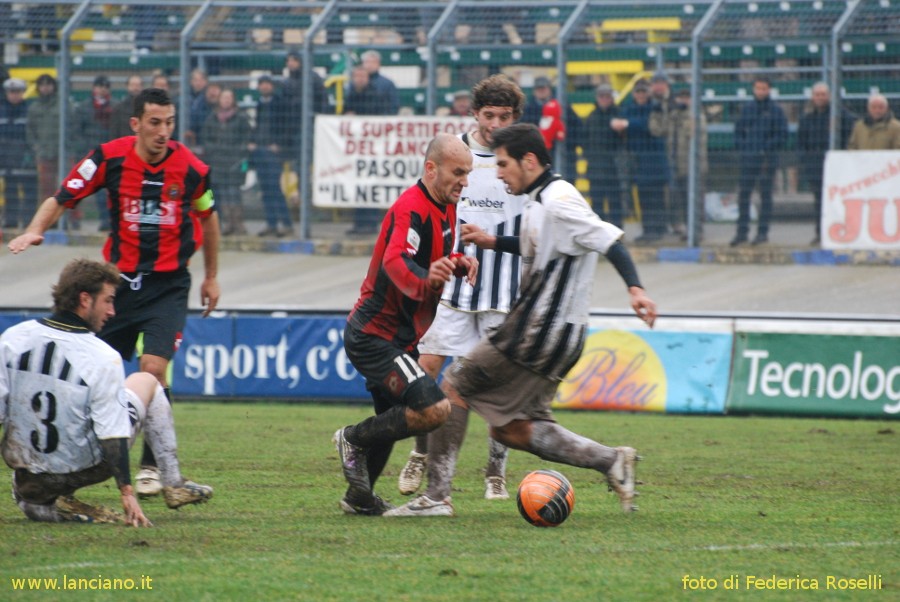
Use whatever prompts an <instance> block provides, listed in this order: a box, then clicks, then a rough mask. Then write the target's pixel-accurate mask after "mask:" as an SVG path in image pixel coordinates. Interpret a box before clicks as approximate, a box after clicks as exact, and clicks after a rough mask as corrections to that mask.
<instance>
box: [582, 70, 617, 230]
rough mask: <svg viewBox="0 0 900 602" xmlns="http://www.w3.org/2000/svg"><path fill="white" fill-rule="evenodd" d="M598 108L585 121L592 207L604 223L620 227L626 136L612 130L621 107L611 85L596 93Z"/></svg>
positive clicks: (586, 156) (585, 142)
mask: <svg viewBox="0 0 900 602" xmlns="http://www.w3.org/2000/svg"><path fill="white" fill-rule="evenodd" d="M594 98H595V106H594V110H593V111H591V114H590V115H588V116H587V119H585V122H584V127H585V132H584V146H583V151H584V158H585V159H586V160H587V163H588V169H587V173H588V181H589V182H590V190H591V204H592V205H593V208H594V212H595V213H596V214H597V215H599V216H600V219H602V220H603V221H605V222H609V223H611V224H613V225H614V226H616V227H618V228H621V227H622V224H623V222H624V216H623V208H624V207H623V201H624V194H623V193H624V188H623V182H624V180H625V178H626V174H625V173H624V169H625V167H626V163H625V134H624V131H621V130H620V131H616V130H614V129H613V128H612V122H613V120H614V119H618V118H619V107H618V106H616V101H615V99H614V97H613V89H612V86H610V85H609V84H600V85H599V86H597V89H596V90H595V93H594Z"/></svg>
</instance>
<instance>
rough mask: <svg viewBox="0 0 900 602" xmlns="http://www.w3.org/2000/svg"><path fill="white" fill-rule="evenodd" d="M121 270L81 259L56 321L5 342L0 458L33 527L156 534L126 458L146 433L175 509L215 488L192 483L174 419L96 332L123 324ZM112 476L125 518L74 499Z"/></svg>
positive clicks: (1, 340) (153, 384) (151, 387)
mask: <svg viewBox="0 0 900 602" xmlns="http://www.w3.org/2000/svg"><path fill="white" fill-rule="evenodd" d="M118 284H119V271H118V270H117V269H116V268H115V266H113V265H111V264H109V263H101V262H97V261H90V260H88V259H76V260H73V261H71V262H70V263H69V264H68V265H66V267H65V268H64V269H63V271H62V273H61V275H60V278H59V281H58V282H57V284H56V285H55V286H54V287H53V315H51V316H50V317H48V318H43V319H40V320H28V321H26V322H22V323H20V324H17V325H15V326H12V327H11V328H8V329H7V330H6V331H5V332H4V333H3V335H2V336H0V425H2V426H3V438H2V440H0V451H2V454H3V459H4V460H5V461H6V464H7V465H8V466H9V467H10V468H12V469H14V470H15V473H14V475H13V497H14V499H15V501H16V504H17V505H18V506H19V508H20V509H21V510H22V511H23V512H24V513H25V515H26V516H27V517H28V518H30V519H32V520H35V521H43V522H61V521H67V520H74V521H80V522H125V523H126V524H129V525H133V526H150V521H149V520H147V518H146V517H145V516H144V514H143V511H142V510H141V507H140V505H139V504H138V502H137V499H136V498H135V492H134V489H133V488H132V485H131V476H130V468H129V461H128V456H129V454H128V449H129V447H130V446H131V443H132V442H133V441H134V439H135V437H136V436H137V434H138V433H139V432H141V430H143V432H144V440H145V441H148V442H149V444H150V445H151V447H152V448H153V450H154V452H155V453H156V454H157V459H158V460H159V466H160V472H161V473H162V481H163V497H164V498H165V501H166V504H167V505H168V506H169V507H170V508H178V507H180V506H183V505H185V504H196V503H201V502H205V501H206V500H208V499H209V498H210V497H212V488H211V487H208V486H206V485H198V484H196V483H193V482H191V481H187V480H185V479H184V478H183V477H182V476H181V472H180V468H179V464H178V458H177V456H176V451H175V450H176V442H175V427H174V424H173V420H172V410H171V408H170V407H169V403H168V401H167V400H166V397H165V394H164V393H163V389H162V387H161V386H160V385H159V383H158V382H157V381H156V379H155V378H154V377H153V375H151V374H149V373H147V372H137V373H135V374H132V375H131V376H129V377H128V379H126V378H125V370H124V368H123V365H122V358H121V357H120V355H119V354H118V353H116V351H115V350H113V348H112V347H110V346H109V345H108V344H106V343H104V342H103V341H102V340H100V339H99V338H97V337H96V336H95V335H94V333H96V332H97V331H98V330H100V329H101V328H102V327H103V325H104V323H105V322H106V321H107V320H108V319H109V318H111V317H112V316H114V315H115V310H114V300H115V296H116V287H117V286H118ZM110 477H113V478H114V479H115V480H116V485H117V486H118V488H119V490H120V492H121V495H122V508H123V510H124V514H119V513H118V512H115V511H113V510H110V509H107V508H103V507H95V506H91V505H89V504H85V503H83V502H80V501H78V500H77V499H75V498H74V497H73V494H74V493H75V491H76V490H78V489H80V488H82V487H86V486H88V485H92V484H94V483H100V482H102V481H105V480H107V479H109V478H110Z"/></svg>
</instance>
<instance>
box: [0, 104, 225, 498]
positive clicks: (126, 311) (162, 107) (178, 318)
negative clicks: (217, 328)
mask: <svg viewBox="0 0 900 602" xmlns="http://www.w3.org/2000/svg"><path fill="white" fill-rule="evenodd" d="M174 127H175V107H174V105H173V103H172V100H171V98H169V96H168V94H167V93H166V92H165V91H164V90H160V89H158V88H148V89H146V90H143V91H141V93H140V94H138V96H137V97H136V98H135V101H134V116H133V117H131V128H132V131H134V133H135V135H134V136H125V137H123V138H118V139H116V140H112V141H110V142H107V143H106V144H101V145H100V146H99V147H97V148H96V149H95V150H93V151H92V152H91V153H90V154H88V156H87V157H85V158H84V159H82V160H81V161H80V162H79V163H77V164H76V165H75V167H74V168H73V169H72V171H71V172H70V173H69V175H68V176H67V177H66V179H65V180H63V183H62V186H61V187H60V189H59V191H58V192H57V193H56V195H55V196H53V197H50V198H48V199H47V200H45V201H44V202H43V204H42V205H41V206H40V208H39V209H38V211H37V214H36V215H35V216H34V219H32V221H31V224H30V225H29V226H28V228H27V229H26V230H25V232H24V233H23V234H22V235H20V236H18V237H16V238H15V239H13V240H12V241H11V242H10V243H9V249H10V251H12V252H13V253H21V252H22V251H24V250H26V249H27V248H28V247H29V246H31V245H39V244H41V243H42V242H43V240H44V237H43V234H44V232H46V231H47V229H48V228H50V227H51V226H52V225H53V224H54V223H56V221H57V220H58V219H59V218H60V217H61V216H62V214H63V212H64V211H65V210H66V209H72V208H74V207H76V206H77V205H78V203H80V202H81V201H82V200H83V199H85V198H86V197H88V196H90V195H92V194H94V193H95V192H96V191H98V190H99V189H100V188H105V189H106V190H107V191H108V192H109V197H108V199H109V200H108V207H109V213H110V217H111V226H112V228H111V230H110V233H109V238H108V239H107V241H106V244H105V246H104V248H103V255H104V257H105V258H106V260H107V261H109V262H111V263H114V264H115V265H116V266H117V267H118V268H119V270H120V271H121V274H122V282H121V285H120V286H119V290H118V291H117V294H116V317H115V318H113V319H111V320H110V321H109V322H108V323H107V325H106V326H105V327H104V329H103V330H102V331H101V332H100V333H99V336H100V338H101V339H103V340H104V341H106V342H107V343H109V344H110V345H111V346H112V347H113V348H114V349H115V350H116V351H118V352H119V353H120V354H121V356H122V357H123V358H124V359H126V360H130V359H131V357H132V355H133V354H134V352H135V347H136V345H137V344H138V340H139V337H140V341H141V345H142V349H140V350H139V353H140V356H141V359H140V368H141V370H142V371H146V372H149V373H151V374H153V375H154V376H155V377H156V378H157V380H158V381H159V383H160V384H161V385H162V386H163V387H164V388H165V387H167V384H168V383H167V380H166V371H167V368H168V365H169V361H170V360H171V359H172V356H173V355H174V353H175V351H176V349H177V348H178V345H179V344H180V342H181V333H182V331H183V330H184V325H185V321H186V319H187V309H188V294H189V293H190V289H191V274H190V272H189V271H188V262H189V261H190V259H191V257H192V256H193V254H194V252H195V251H197V250H198V249H200V248H201V247H202V249H203V260H204V268H205V272H206V274H205V278H204V280H203V283H202V284H201V286H200V297H201V299H200V300H201V303H202V304H203V305H204V306H206V311H205V312H204V314H203V315H204V316H207V315H209V313H210V312H211V311H212V310H213V309H215V307H216V304H217V303H218V300H219V284H218V281H217V271H218V243H219V222H218V217H217V216H216V212H215V205H214V202H213V195H212V190H211V189H210V182H209V168H208V167H207V166H206V165H205V164H204V163H202V162H201V161H200V160H199V159H197V157H195V156H194V154H193V153H192V152H191V151H190V150H189V149H188V148H187V147H185V146H183V145H182V144H180V143H178V142H175V141H173V140H171V136H172V131H173V129H174ZM166 395H167V396H169V393H168V389H166ZM141 466H142V468H143V469H145V470H141V472H140V473H138V475H137V490H138V493H139V494H140V495H142V496H148V495H156V494H158V493H159V492H160V491H161V490H162V485H161V483H160V481H159V474H158V471H157V470H156V461H155V460H154V458H153V454H152V452H151V450H150V449H149V448H148V447H146V446H145V447H144V454H143V457H142V459H141Z"/></svg>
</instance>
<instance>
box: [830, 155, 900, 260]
mask: <svg viewBox="0 0 900 602" xmlns="http://www.w3.org/2000/svg"><path fill="white" fill-rule="evenodd" d="M824 169H825V171H824V181H823V186H822V197H823V198H822V247H823V248H825V249H847V250H852V249H860V250H876V251H877V250H884V251H896V250H897V249H900V193H898V192H897V190H898V185H900V151H829V152H828V154H827V156H826V158H825V167H824Z"/></svg>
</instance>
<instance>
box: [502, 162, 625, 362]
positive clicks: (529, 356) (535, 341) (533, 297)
mask: <svg viewBox="0 0 900 602" xmlns="http://www.w3.org/2000/svg"><path fill="white" fill-rule="evenodd" d="M622 234H623V232H622V230H620V229H619V228H617V227H616V226H614V225H612V224H610V223H607V222H604V221H602V220H601V219H600V218H599V217H597V214H596V213H594V211H593V210H592V209H591V207H590V206H589V205H588V203H587V201H585V200H584V197H582V196H581V193H579V192H578V190H577V189H576V188H575V187H574V186H573V185H572V184H570V183H568V182H566V181H564V180H562V179H560V178H559V177H558V176H554V175H553V174H552V172H550V171H549V170H548V171H547V172H545V173H544V174H543V175H542V176H541V177H540V178H539V179H538V180H537V181H536V182H535V183H534V184H533V185H532V189H531V190H530V191H529V193H528V201H527V202H526V203H525V209H524V211H523V213H522V231H521V238H520V247H521V250H522V283H521V290H520V291H519V298H518V299H517V300H516V302H515V304H514V305H513V307H512V309H511V310H510V312H509V316H508V317H507V318H506V320H505V321H504V322H503V324H501V325H500V327H499V328H498V329H497V330H496V331H495V332H494V333H493V334H492V335H490V340H491V342H492V343H493V344H494V345H495V346H496V347H497V349H498V350H499V351H500V352H501V353H503V354H504V355H506V356H507V357H509V358H510V359H511V360H512V361H514V362H516V363H519V364H521V365H522V366H524V367H526V368H528V369H530V370H533V371H535V372H538V373H540V374H543V375H545V376H547V377H548V378H552V379H555V380H561V379H562V378H563V377H564V376H565V375H566V373H567V372H568V371H569V369H570V368H571V367H572V366H574V365H575V363H576V362H577V361H578V358H579V357H580V356H581V350H582V347H583V346H584V339H585V336H586V332H587V324H588V314H589V311H590V304H591V292H592V290H593V281H594V272H595V271H596V266H597V253H606V252H607V251H608V250H609V248H610V246H612V244H613V243H614V242H616V241H617V240H618V239H619V238H621V236H622Z"/></svg>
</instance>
